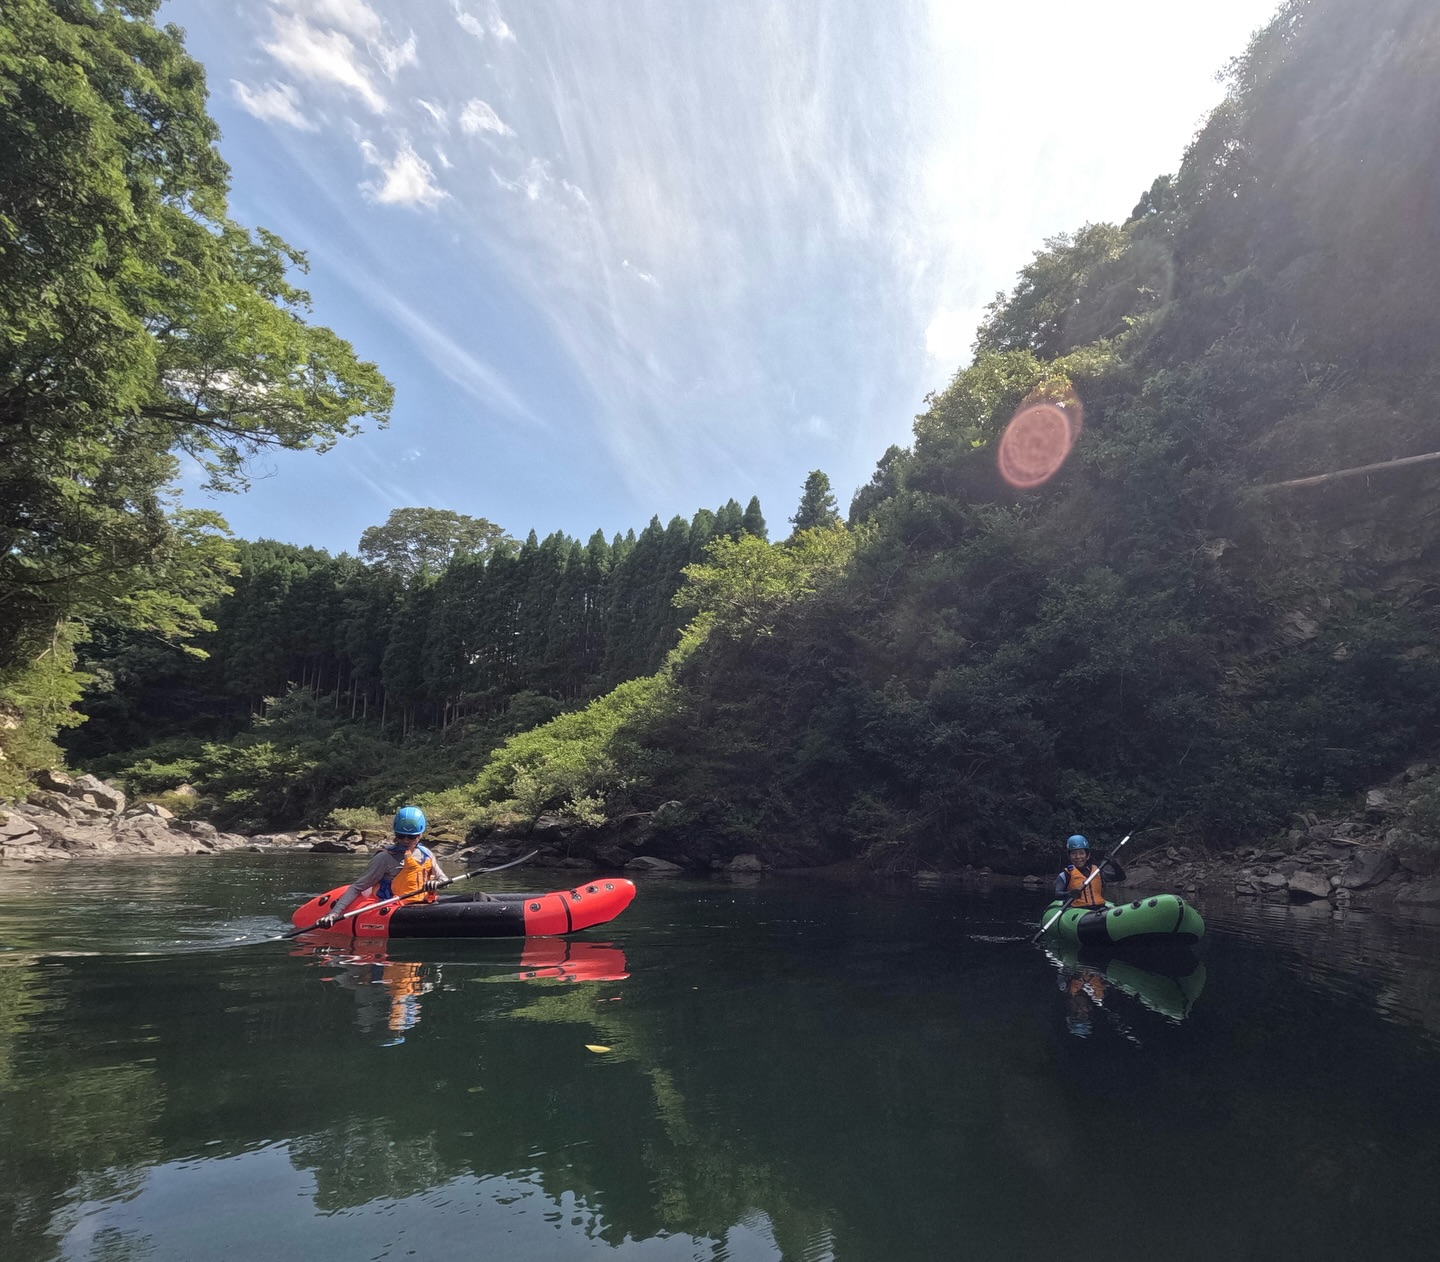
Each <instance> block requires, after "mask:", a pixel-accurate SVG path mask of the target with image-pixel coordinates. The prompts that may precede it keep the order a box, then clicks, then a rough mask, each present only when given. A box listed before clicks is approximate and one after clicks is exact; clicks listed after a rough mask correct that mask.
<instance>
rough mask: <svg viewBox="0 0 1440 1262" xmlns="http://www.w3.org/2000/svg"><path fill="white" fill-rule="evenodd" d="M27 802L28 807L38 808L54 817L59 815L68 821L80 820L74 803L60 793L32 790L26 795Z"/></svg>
mask: <svg viewBox="0 0 1440 1262" xmlns="http://www.w3.org/2000/svg"><path fill="white" fill-rule="evenodd" d="M25 800H26V803H27V804H28V805H30V806H38V807H39V808H40V809H41V810H42V811H49V812H50V813H51V814H52V815H59V816H61V817H63V818H65V819H68V820H77V819H79V818H80V816H79V812H78V811H77V810H76V809H75V803H74V802H72V801H71V800H70V799H69V798H67V797H64V796H62V795H61V794H59V793H52V792H50V791H49V790H48V789H32V790H31V791H30V792H29V793H28V794H26V796H25Z"/></svg>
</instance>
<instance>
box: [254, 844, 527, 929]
mask: <svg viewBox="0 0 1440 1262" xmlns="http://www.w3.org/2000/svg"><path fill="white" fill-rule="evenodd" d="M539 853H540V852H539V851H538V850H532V851H531V852H530V853H529V854H522V855H521V856H520V857H519V858H518V859H511V860H510V862H509V863H502V864H500V865H499V866H498V867H494V868H474V869H472V870H471V871H469V872H462V873H460V875H459V876H447V877H446V878H445V879H444V880H443V881H441V882H440V888H441V889H444V888H445V886H447V885H454V884H455V883H456V882H457V881H468V880H469V879H470V878H471V877H472V876H486V875H488V874H489V873H491V872H503V871H505V869H506V868H513V867H514V866H515V865H516V864H517V863H524V862H525V860H526V859H533V858H534V857H535V856H536V855H537V854H539ZM413 897H414V895H413V894H397V895H396V896H395V897H394V898H387V899H385V900H384V901H382V902H379V903H370V904H368V905H367V906H364V907H357V908H356V909H355V910H354V911H347V912H345V913H343V914H342V915H339V916H336V917H335V924H336V925H338V924H339V923H340V922H341V921H342V920H349V919H350V917H351V916H358V915H360V914H361V913H362V912H367V911H375V910H376V909H377V908H380V907H389V906H390V904H391V903H403V902H404V901H405V900H406V899H407V898H413ZM330 927H331V928H332V929H333V928H334V927H335V926H334V925H331V926H330ZM314 929H315V926H314V925H311V926H309V928H306V929H291V930H289V931H288V932H286V933H282V934H281V935H280V936H281V937H282V938H298V937H299V936H300V935H301V934H302V933H311V932H313V931H314ZM322 932H323V930H322Z"/></svg>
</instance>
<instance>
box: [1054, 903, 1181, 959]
mask: <svg viewBox="0 0 1440 1262" xmlns="http://www.w3.org/2000/svg"><path fill="white" fill-rule="evenodd" d="M1059 908H1060V900H1059V899H1058V898H1057V899H1056V900H1055V901H1054V902H1053V903H1051V904H1050V906H1049V907H1047V908H1046V909H1045V911H1044V913H1043V914H1042V915H1041V917H1040V923H1041V924H1042V925H1044V924H1047V923H1048V922H1049V920H1050V917H1051V916H1053V915H1054V914H1055V913H1056V911H1058V910H1059ZM1050 932H1051V933H1052V934H1054V935H1055V937H1057V938H1059V939H1060V940H1061V941H1066V942H1074V943H1076V944H1077V945H1079V946H1082V947H1109V948H1111V949H1114V948H1117V947H1122V946H1154V945H1157V944H1159V943H1162V942H1172V943H1175V944H1176V945H1184V946H1193V945H1194V944H1195V943H1197V942H1199V941H1200V939H1201V938H1202V937H1204V936H1205V921H1204V920H1203V919H1202V918H1201V915H1200V913H1199V912H1198V911H1196V910H1195V909H1194V908H1193V907H1191V906H1190V904H1189V903H1187V902H1186V901H1185V900H1184V899H1183V898H1181V897H1180V895H1178V894H1155V895H1152V896H1151V897H1150V898H1137V899H1136V900H1135V901H1134V902H1133V903H1113V904H1110V905H1108V906H1105V907H1090V908H1087V907H1068V908H1066V909H1065V911H1063V912H1061V913H1060V919H1059V920H1057V921H1056V922H1055V924H1054V925H1053V926H1052V927H1051V929H1050Z"/></svg>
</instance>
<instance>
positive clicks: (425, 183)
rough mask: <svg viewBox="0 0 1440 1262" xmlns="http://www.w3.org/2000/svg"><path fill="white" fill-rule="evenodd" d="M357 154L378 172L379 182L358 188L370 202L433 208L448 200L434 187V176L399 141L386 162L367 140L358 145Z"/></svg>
mask: <svg viewBox="0 0 1440 1262" xmlns="http://www.w3.org/2000/svg"><path fill="white" fill-rule="evenodd" d="M360 152H361V154H362V155H363V156H364V158H365V161H366V162H367V163H369V164H370V165H371V166H376V167H379V168H380V179H379V181H378V182H377V181H374V180H369V181H366V182H365V183H364V184H362V185H361V186H360V187H361V188H362V189H364V190H365V192H366V194H367V195H368V196H369V197H370V198H371V200H372V201H377V202H379V203H380V204H381V205H385V206H434V205H435V204H436V203H438V202H439V201H441V200H442V199H443V198H445V197H447V196H448V194H447V193H446V192H445V190H444V189H443V188H441V187H440V186H439V185H438V184H436V183H435V172H434V170H433V169H432V168H431V166H430V164H429V163H428V162H426V161H425V159H424V158H422V157H421V156H420V155H419V154H418V153H416V152H415V150H414V149H413V148H412V147H411V145H410V143H409V142H408V141H404V140H402V141H401V142H400V147H399V148H398V149H397V150H396V152H395V156H394V157H393V158H390V159H388V160H387V159H386V158H385V157H384V156H383V155H382V154H381V153H380V151H379V150H378V149H376V148H375V146H374V145H373V144H371V143H370V142H369V141H368V140H364V141H361V143H360Z"/></svg>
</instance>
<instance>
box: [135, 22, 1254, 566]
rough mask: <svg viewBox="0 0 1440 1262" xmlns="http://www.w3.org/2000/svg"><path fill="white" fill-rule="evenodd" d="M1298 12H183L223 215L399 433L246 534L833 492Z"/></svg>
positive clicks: (511, 527)
mask: <svg viewBox="0 0 1440 1262" xmlns="http://www.w3.org/2000/svg"><path fill="white" fill-rule="evenodd" d="M1275 3H1276V0H1207V2H1206V3H1205V4H1199V3H1192V4H1183V5H1182V4H1157V3H1155V0H1004V2H1003V3H1002V2H998V0H997V2H994V3H983V4H982V3H974V2H973V0H928V2H927V0H884V2H883V3H876V2H874V0H724V2H723V3H712V2H710V0H525V2H523V3H522V2H521V0H504V2H503V3H500V2H496V3H492V2H491V0H270V2H269V3H262V2H259V0H167V3H165V4H164V5H163V7H162V9H161V12H160V19H161V20H162V21H165V22H174V23H176V24H177V25H179V26H181V27H183V28H184V29H185V31H186V33H187V39H186V42H187V46H188V48H189V50H190V52H191V54H192V55H193V56H195V57H197V58H198V59H199V60H200V61H201V62H202V63H203V64H204V65H205V67H206V71H207V75H208V79H209V85H210V92H211V101H210V108H211V113H212V115H213V116H214V117H215V119H216V121H217V122H218V123H219V124H220V127H221V129H222V132H223V139H222V141H221V152H222V154H223V155H224V156H225V158H226V160H227V161H228V162H229V163H230V166H231V168H232V197H231V214H232V216H233V217H234V218H236V219H238V220H239V221H240V222H242V223H245V224H249V225H252V226H253V225H259V226H263V227H266V228H269V229H271V230H273V231H276V232H278V233H279V234H280V235H281V236H283V237H284V238H285V239H286V240H287V241H289V242H290V243H291V244H292V245H295V246H297V247H299V248H300V249H301V250H303V251H304V252H305V253H306V254H307V256H308V258H309V263H310V272H309V275H308V276H307V277H305V278H304V281H303V283H304V285H305V287H306V288H307V289H308V290H309V291H310V293H311V294H312V296H313V299H314V319H315V320H316V321H318V322H319V323H322V324H326V325H329V326H330V327H331V328H333V329H335V330H336V332H338V333H339V334H340V335H341V336H343V337H345V338H346V339H348V340H349V341H350V342H352V343H353V344H354V346H355V347H356V349H357V351H358V352H359V353H360V354H361V356H362V357H364V358H366V359H370V360H373V361H375V362H376V363H378V364H379V366H380V368H381V370H382V371H383V372H384V373H385V374H386V375H387V376H388V377H389V378H390V380H391V381H392V382H393V383H394V384H395V387H396V403H395V408H394V412H393V416H392V420H391V424H390V426H389V427H388V428H387V429H383V430H382V429H378V428H376V427H375V426H373V425H369V426H367V427H366V432H365V433H363V434H362V435H360V436H359V437H356V438H351V439H347V440H345V441H343V442H342V443H341V444H340V445H339V446H338V447H337V448H335V449H334V450H333V451H331V452H329V453H327V454H325V455H317V454H315V453H313V452H299V453H279V454H278V455H272V456H267V457H265V458H264V459H262V460H260V461H259V462H257V464H256V466H255V470H254V472H255V475H256V476H255V478H254V482H253V485H252V489H251V490H250V491H249V492H248V493H247V494H245V495H243V496H233V495H227V496H220V497H217V498H215V499H214V500H211V499H210V498H209V497H207V496H206V495H205V494H204V493H203V492H201V491H200V490H199V482H200V479H199V478H198V477H196V476H194V473H193V471H187V472H186V474H185V477H184V479H183V481H182V491H183V494H184V498H185V500H186V501H187V502H188V503H191V504H193V505H196V506H205V507H214V508H218V509H219V510H220V511H221V512H222V513H223V514H224V515H225V516H226V517H227V518H228V520H229V521H230V523H231V525H232V526H233V527H234V529H235V531H236V533H237V534H238V535H240V536H242V537H245V538H261V537H265V538H273V539H281V540H285V541H287V542H291V543H299V544H313V545H315V546H319V547H325V548H328V549H330V550H331V551H337V552H338V551H341V550H349V551H354V550H355V547H356V544H357V541H358V539H359V536H360V532H361V531H362V530H363V529H364V528H365V527H366V526H369V525H374V524H376V523H379V522H383V521H384V520H385V518H386V517H387V516H388V515H389V513H390V511H391V510H392V509H395V508H401V507H412V506H430V507H438V508H448V509H452V510H454V511H456V512H460V513H466V514H469V515H471V516H479V517H486V518H489V519H490V520H491V521H493V522H496V523H497V524H499V525H500V526H502V527H504V528H505V529H506V530H507V531H509V532H510V533H511V534H512V535H515V536H516V537H518V538H523V537H524V536H525V534H526V533H527V532H528V531H529V530H531V529H534V530H536V531H537V532H538V533H539V534H540V535H542V536H543V535H545V534H547V533H549V532H551V531H553V530H563V531H565V532H566V533H568V534H571V535H575V536H578V537H581V538H584V537H588V536H589V534H590V533H592V532H593V531H594V530H595V529H597V528H600V529H603V530H605V531H606V533H607V534H609V533H614V532H615V531H617V530H618V531H624V530H626V529H630V528H634V529H636V530H637V531H638V530H639V529H640V528H642V527H643V526H644V525H645V523H646V522H647V521H649V519H650V517H651V516H652V515H654V514H658V515H659V516H660V518H661V520H662V521H665V520H668V519H669V518H670V517H672V516H673V515H675V514H676V513H679V514H682V515H684V516H686V517H689V516H691V515H692V514H693V513H694V512H695V510H696V509H697V508H700V507H709V508H715V507H718V506H719V505H720V504H722V503H723V502H724V501H725V500H727V499H729V498H731V497H732V496H733V497H734V498H736V499H737V500H739V501H740V502H741V503H742V504H743V503H744V502H745V501H747V500H748V499H749V497H750V496H751V495H758V496H759V497H760V501H761V505H762V507H763V509H764V511H765V515H766V517H767V519H768V520H769V523H770V526H771V533H772V536H774V535H776V534H779V533H783V532H784V530H785V529H786V527H785V520H786V518H788V517H789V516H790V515H791V514H793V513H794V511H795V508H796V505H797V504H798V501H799V497H800V490H801V486H802V484H803V483H804V481H805V477H806V474H807V473H808V472H809V471H810V470H812V469H822V470H824V471H825V472H826V473H827V474H828V475H829V477H830V479H831V482H832V484H833V485H834V488H835V492H836V496H837V499H838V500H839V504H840V508H841V511H842V512H843V511H844V510H845V509H846V508H847V507H848V504H849V500H850V495H851V493H852V492H853V491H854V489H855V488H856V487H857V486H859V485H861V484H862V483H864V482H866V481H868V480H869V477H870V475H871V473H872V472H873V470H874V466H875V462H876V461H877V460H878V459H879V457H880V456H881V455H882V454H883V452H884V451H885V449H886V447H888V446H889V445H890V444H892V443H902V444H904V443H907V442H908V441H909V436H910V428H911V424H912V422H913V418H914V416H915V414H916V413H917V412H919V411H921V410H923V408H924V406H925V404H924V399H925V395H926V394H927V393H928V392H929V391H932V390H938V389H942V388H943V387H944V386H945V384H946V383H947V382H948V381H949V379H950V378H951V376H952V375H953V374H954V373H955V371H956V370H957V369H959V368H960V367H962V366H963V365H964V363H965V362H966V361H967V359H968V357H969V348H970V344H971V342H972V340H973V337H974V332H975V326H976V323H977V321H978V320H979V318H980V316H981V314H982V311H983V308H984V306H985V304H986V303H987V302H988V301H989V300H990V299H991V298H992V297H993V296H994V295H995V293H996V292H997V291H998V290H1001V289H1008V288H1009V287H1010V286H1011V284H1012V283H1013V280H1014V276H1015V273H1016V272H1017V271H1018V269H1019V268H1020V267H1021V266H1022V265H1023V264H1024V263H1025V262H1026V261H1027V260H1028V259H1029V258H1030V256H1031V255H1032V254H1033V253H1034V251H1035V250H1037V249H1038V248H1040V246H1041V244H1042V242H1043V240H1044V239H1045V238H1046V237H1048V236H1053V235H1054V234H1056V233H1059V232H1065V231H1071V230H1074V229H1075V228H1078V227H1079V226H1081V225H1082V224H1084V223H1087V222H1094V221H1100V220H1111V221H1117V222H1118V221H1123V220H1124V218H1125V217H1126V216H1127V215H1128V212H1129V211H1130V209H1131V207H1132V206H1133V205H1134V204H1135V202H1136V201H1137V200H1138V199H1139V196H1140V194H1141V193H1142V192H1144V190H1145V189H1146V188H1148V187H1149V185H1150V183H1151V181H1152V180H1153V179H1154V178H1155V177H1156V176H1157V175H1160V174H1162V173H1165V172H1170V171H1173V170H1175V169H1176V167H1177V166H1178V164H1179V161H1180V158H1181V155H1182V154H1183V152H1184V150H1185V146H1186V145H1187V143H1188V142H1189V140H1190V138H1191V137H1192V136H1193V134H1194V132H1195V130H1196V128H1197V127H1198V126H1199V124H1200V122H1201V121H1202V119H1203V117H1204V115H1205V114H1206V112H1207V111H1208V110H1209V109H1210V108H1212V107H1213V106H1214V105H1215V104H1216V103H1218V101H1219V100H1220V98H1221V96H1222V94H1223V85H1222V84H1221V83H1220V82H1219V80H1218V78H1217V73H1218V72H1219V71H1220V70H1222V69H1223V67H1224V65H1225V64H1226V62H1227V61H1228V60H1229V59H1230V58H1231V57H1233V56H1235V55H1237V54H1239V53H1240V52H1242V51H1243V49H1244V47H1245V45H1246V42H1247V40H1248V38H1249V36H1250V34H1251V32H1252V31H1254V30H1255V29H1256V28H1257V27H1258V26H1260V25H1261V24H1262V23H1264V22H1265V21H1266V20H1267V19H1268V17H1269V16H1270V14H1271V12H1272V11H1273V9H1274V7H1275Z"/></svg>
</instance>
